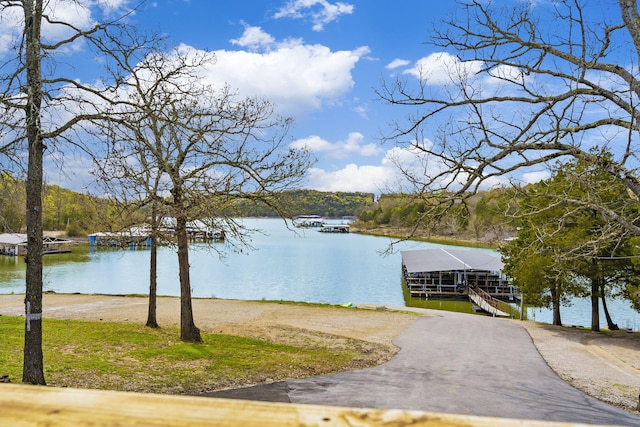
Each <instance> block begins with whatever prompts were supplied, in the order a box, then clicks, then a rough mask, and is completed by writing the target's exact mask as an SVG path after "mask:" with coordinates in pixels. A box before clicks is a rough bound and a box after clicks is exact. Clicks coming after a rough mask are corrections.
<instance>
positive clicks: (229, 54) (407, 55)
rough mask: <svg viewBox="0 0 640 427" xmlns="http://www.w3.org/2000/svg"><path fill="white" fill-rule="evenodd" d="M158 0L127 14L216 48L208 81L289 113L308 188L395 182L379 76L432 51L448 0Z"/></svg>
mask: <svg viewBox="0 0 640 427" xmlns="http://www.w3.org/2000/svg"><path fill="white" fill-rule="evenodd" d="M391 4H392V3H390V2H388V1H384V0H356V1H348V0H347V1H340V2H338V1H333V0H294V1H289V0H275V1H273V0H236V1H205V0H190V1H185V0H163V1H156V2H153V3H151V4H149V5H148V6H147V7H146V8H145V9H144V10H143V11H140V12H139V13H137V15H136V17H135V18H134V19H136V20H139V21H140V22H143V23H144V25H145V26H148V27H149V28H157V29H158V30H160V31H163V32H166V33H167V34H168V35H169V36H170V37H171V38H172V39H175V40H176V41H177V42H179V43H184V44H186V45H188V46H191V47H194V48H196V49H208V50H210V51H213V52H215V54H216V66H215V67H213V68H214V70H213V72H214V73H215V74H216V76H215V77H212V78H213V79H214V80H218V81H226V82H228V83H229V84H230V85H231V86H232V87H236V88H238V89H239V90H240V91H241V92H242V93H244V94H247V95H249V94H251V93H253V92H255V93H257V94H259V95H262V96H264V97H265V98H267V99H269V100H270V101H272V102H273V103H274V104H275V105H276V107H277V108H278V110H279V111H280V112H281V113H282V114H285V115H287V116H291V117H293V119H294V126H293V128H292V129H291V131H290V134H289V137H290V138H291V144H292V145H293V146H294V147H301V146H306V147H307V148H308V149H310V150H311V151H312V153H313V156H314V158H315V159H316V163H315V164H314V165H313V167H312V168H311V169H310V170H309V172H308V177H307V180H306V182H305V184H304V185H305V187H306V188H311V189H316V190H321V191H365V192H375V193H380V192H382V191H384V190H385V189H386V188H388V187H390V186H393V185H395V182H396V181H397V180H396V175H397V173H398V172H397V171H396V169H395V167H394V166H393V165H392V163H391V162H390V161H389V156H390V155H392V153H393V151H394V147H393V146H391V145H389V144H384V145H383V144H382V142H381V138H380V137H381V135H382V134H385V133H387V129H386V127H387V126H388V125H389V123H390V121H391V119H392V116H393V115H394V114H405V113H406V112H400V111H393V110H394V109H391V108H389V106H388V105H385V104H384V103H383V102H382V101H380V100H378V99H377V98H378V97H377V95H376V93H375V90H376V89H378V88H380V86H381V82H382V80H385V79H387V80H388V79H391V78H394V77H395V76H396V75H397V74H398V73H403V72H406V71H407V70H410V69H411V67H412V66H415V64H416V63H417V61H419V60H420V58H422V57H424V56H427V55H428V54H429V53H430V51H429V48H428V47H427V46H426V45H425V44H424V42H425V41H427V40H428V37H429V34H430V29H431V28H432V27H433V25H434V24H435V23H437V22H438V21H439V20H440V19H441V18H443V17H444V15H445V14H446V13H447V11H448V10H450V9H451V8H452V7H453V6H454V4H455V3H454V2H453V1H424V0H403V1H402V2H393V6H390V5H391Z"/></svg>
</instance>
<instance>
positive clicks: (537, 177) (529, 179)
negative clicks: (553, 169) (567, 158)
mask: <svg viewBox="0 0 640 427" xmlns="http://www.w3.org/2000/svg"><path fill="white" fill-rule="evenodd" d="M549 178H551V173H550V172H549V171H548V170H541V171H535V172H525V173H523V174H522V179H521V181H522V182H523V183H525V184H535V183H536V182H540V181H543V180H545V179H549Z"/></svg>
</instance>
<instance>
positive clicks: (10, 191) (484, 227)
mask: <svg viewBox="0 0 640 427" xmlns="http://www.w3.org/2000/svg"><path fill="white" fill-rule="evenodd" d="M277 197H280V198H281V200H282V201H284V206H286V212H287V214H288V215H290V216H295V215H321V216H322V217H324V218H326V219H342V218H345V217H350V218H353V219H356V220H357V221H356V223H355V224H354V227H353V228H354V229H355V230H360V231H366V232H374V233H378V234H393V235H404V234H406V233H408V232H409V231H410V230H412V229H413V228H414V227H415V225H416V224H420V226H419V227H418V228H417V229H416V230H414V231H413V233H414V235H415V236H416V237H421V238H451V239H457V240H462V241H468V242H476V243H485V244H486V243H489V244H495V243H497V242H500V241H502V240H504V239H505V238H507V237H510V236H512V235H513V233H514V230H515V226H513V225H512V224H513V221H511V220H510V219H509V207H508V206H509V199H511V198H512V197H513V194H512V192H511V191H509V190H507V189H498V190H491V191H485V192H480V193H478V194H477V195H474V196H472V197H471V198H470V199H469V200H468V201H467V203H464V204H460V205H458V206H454V207H453V208H451V209H449V210H448V211H447V213H446V214H445V215H443V216H441V217H439V218H433V217H430V218H429V219H428V220H427V219H426V216H425V211H426V202H425V201H424V200H415V199H414V198H413V196H412V195H408V194H382V195H379V196H376V195H374V194H373V193H366V192H322V191H316V190H289V191H284V192H282V193H280V194H278V195H277ZM24 205H25V185H24V181H22V180H19V179H15V178H14V177H13V176H12V175H10V174H7V173H5V174H3V175H0V232H2V233H17V232H24V230H25V211H24ZM228 214H229V215H235V216H237V217H277V216H278V214H277V213H276V212H275V211H274V210H273V209H272V208H270V207H269V206H267V205H265V204H260V203H256V202H254V201H252V200H249V199H240V200H238V201H237V202H236V203H235V204H234V207H233V212H228ZM146 216H147V215H146V209H145V207H144V206H135V205H133V206H132V205H129V206H123V205H122V204H120V203H117V202H115V201H113V200H110V199H108V198H105V197H98V196H94V195H89V194H83V193H78V192H75V191H71V190H68V189H65V188H62V187H60V186H58V185H46V184H45V185H44V187H43V226H44V229H45V230H50V231H61V232H64V234H66V235H67V236H69V237H81V236H85V235H87V234H90V233H93V232H96V231H117V230H123V229H127V228H128V227H131V226H132V225H136V224H140V223H143V222H145V221H146ZM423 217H424V218H423Z"/></svg>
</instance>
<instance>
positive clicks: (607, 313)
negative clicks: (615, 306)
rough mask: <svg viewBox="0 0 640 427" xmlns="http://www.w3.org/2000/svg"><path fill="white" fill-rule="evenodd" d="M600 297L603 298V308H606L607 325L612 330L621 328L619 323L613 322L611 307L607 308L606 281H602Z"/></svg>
mask: <svg viewBox="0 0 640 427" xmlns="http://www.w3.org/2000/svg"><path fill="white" fill-rule="evenodd" d="M600 299H602V309H603V310H604V317H606V319H607V327H608V328H609V330H610V331H617V330H620V328H619V327H618V325H617V324H615V323H613V319H611V315H610V314H609V309H608V308H607V301H606V299H605V296H604V282H603V283H600Z"/></svg>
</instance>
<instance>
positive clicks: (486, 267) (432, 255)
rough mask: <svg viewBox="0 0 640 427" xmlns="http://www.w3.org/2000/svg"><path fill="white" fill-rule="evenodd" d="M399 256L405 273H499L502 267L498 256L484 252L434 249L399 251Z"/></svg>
mask: <svg viewBox="0 0 640 427" xmlns="http://www.w3.org/2000/svg"><path fill="white" fill-rule="evenodd" d="M400 254H401V255H402V264H403V265H404V266H405V268H406V269H407V273H423V272H430V271H460V270H481V271H501V270H502V267H504V264H503V263H502V260H501V258H500V255H494V254H493V253H490V252H485V251H474V250H464V249H444V248H436V249H421V250H415V251H401V252H400Z"/></svg>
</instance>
